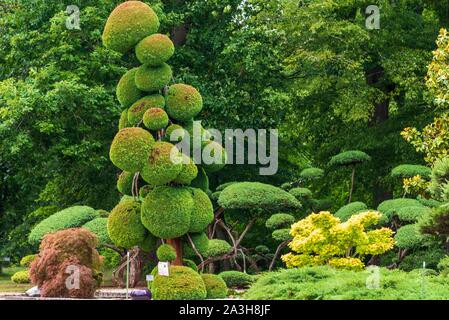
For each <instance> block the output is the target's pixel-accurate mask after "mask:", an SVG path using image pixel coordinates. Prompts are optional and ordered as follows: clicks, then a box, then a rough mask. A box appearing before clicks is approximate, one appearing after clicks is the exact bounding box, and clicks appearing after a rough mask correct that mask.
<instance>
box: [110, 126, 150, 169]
mask: <svg viewBox="0 0 449 320" xmlns="http://www.w3.org/2000/svg"><path fill="white" fill-rule="evenodd" d="M153 144H154V138H153V136H152V135H151V133H149V132H148V131H146V130H144V129H142V128H125V129H122V130H120V131H119V132H118V133H117V134H116V135H115V137H114V140H113V141H112V144H111V149H110V150H109V157H110V159H111V161H112V163H113V164H114V165H115V166H117V167H118V168H120V169H122V170H123V171H128V172H132V173H134V172H137V171H140V169H142V167H143V166H144V164H145V161H146V159H147V158H148V155H149V154H150V152H151V147H152V146H153Z"/></svg>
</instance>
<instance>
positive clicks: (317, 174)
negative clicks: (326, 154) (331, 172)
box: [299, 168, 324, 180]
mask: <svg viewBox="0 0 449 320" xmlns="http://www.w3.org/2000/svg"><path fill="white" fill-rule="evenodd" d="M299 176H300V177H301V179H304V180H316V179H320V178H322V177H323V176H324V170H323V169H320V168H306V169H303V170H302V171H301V172H300V174H299Z"/></svg>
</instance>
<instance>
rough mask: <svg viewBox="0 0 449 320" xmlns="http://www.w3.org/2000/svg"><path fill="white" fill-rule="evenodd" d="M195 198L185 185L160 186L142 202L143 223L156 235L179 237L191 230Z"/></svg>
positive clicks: (160, 236) (165, 237)
mask: <svg viewBox="0 0 449 320" xmlns="http://www.w3.org/2000/svg"><path fill="white" fill-rule="evenodd" d="M192 209H193V199H192V195H191V192H190V190H189V189H187V188H185V187H168V186H160V187H156V188H154V189H153V190H151V191H150V192H149V193H148V195H147V196H146V198H145V199H144V201H143V204H142V223H143V225H144V226H145V227H146V228H147V229H148V230H149V231H150V232H151V233H152V234H153V235H155V236H156V237H159V238H163V239H172V238H177V237H180V236H182V235H184V234H185V233H187V231H188V230H189V227H190V216H191V213H192Z"/></svg>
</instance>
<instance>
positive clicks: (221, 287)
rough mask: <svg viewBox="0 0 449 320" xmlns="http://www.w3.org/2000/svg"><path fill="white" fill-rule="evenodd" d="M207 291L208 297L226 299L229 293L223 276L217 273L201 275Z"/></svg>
mask: <svg viewBox="0 0 449 320" xmlns="http://www.w3.org/2000/svg"><path fill="white" fill-rule="evenodd" d="M201 278H203V281H204V284H205V286H206V291H207V297H206V298H207V299H224V298H226V296H227V295H228V287H227V286H226V283H225V282H224V280H223V278H221V277H220V276H218V275H216V274H210V273H205V274H202V275H201Z"/></svg>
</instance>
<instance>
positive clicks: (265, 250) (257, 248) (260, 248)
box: [254, 244, 270, 254]
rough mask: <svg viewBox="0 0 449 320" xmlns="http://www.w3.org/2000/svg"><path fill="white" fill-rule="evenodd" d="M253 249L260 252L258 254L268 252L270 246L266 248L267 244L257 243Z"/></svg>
mask: <svg viewBox="0 0 449 320" xmlns="http://www.w3.org/2000/svg"><path fill="white" fill-rule="evenodd" d="M254 250H256V252H257V253H260V254H267V253H270V248H268V247H267V246H265V245H263V244H261V245H258V246H257V247H255V248H254Z"/></svg>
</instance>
